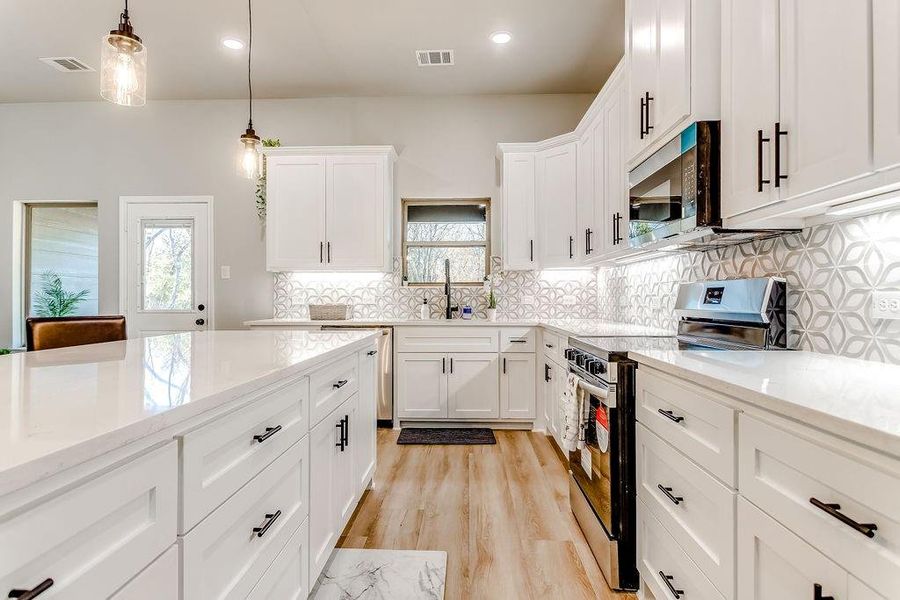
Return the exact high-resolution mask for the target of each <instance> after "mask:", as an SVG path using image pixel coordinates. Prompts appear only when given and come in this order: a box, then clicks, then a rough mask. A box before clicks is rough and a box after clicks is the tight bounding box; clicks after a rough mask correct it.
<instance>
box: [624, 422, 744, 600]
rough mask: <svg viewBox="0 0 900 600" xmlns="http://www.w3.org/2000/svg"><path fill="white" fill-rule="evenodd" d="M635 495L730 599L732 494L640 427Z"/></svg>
mask: <svg viewBox="0 0 900 600" xmlns="http://www.w3.org/2000/svg"><path fill="white" fill-rule="evenodd" d="M637 457H638V463H637V464H638V466H637V469H638V473H637V474H638V496H639V497H640V498H641V500H642V501H643V503H644V505H645V506H647V507H649V508H650V510H652V511H653V512H654V514H655V515H656V517H657V518H658V519H659V521H660V522H661V523H663V525H664V526H665V528H666V530H667V531H668V532H669V533H670V534H671V535H672V537H673V538H675V540H676V541H677V542H678V545H679V546H681V548H682V549H683V550H684V551H685V553H687V555H688V556H689V557H690V559H691V560H692V561H693V562H694V563H696V564H697V566H699V567H700V569H701V570H702V571H703V572H704V573H705V574H706V576H707V577H708V578H709V579H710V580H711V581H712V582H713V583H714V584H715V586H716V587H717V588H718V589H719V591H720V592H721V593H722V595H723V596H725V598H733V597H734V511H735V508H734V507H735V494H734V492H733V491H732V490H731V489H729V488H727V487H725V486H724V485H722V484H721V483H720V482H719V481H718V480H716V478H715V477H713V476H712V475H710V474H709V473H707V472H706V471H704V470H703V469H701V468H700V467H698V466H697V465H695V464H694V463H692V462H691V461H690V460H689V459H688V458H686V457H685V456H684V455H683V454H681V453H680V452H678V451H677V450H675V449H674V448H673V447H672V446H670V445H669V444H667V443H666V442H664V441H663V440H662V439H660V438H659V437H658V436H657V435H656V434H654V433H653V432H651V431H650V430H649V429H647V428H646V427H644V426H643V425H640V424H638V426H637Z"/></svg>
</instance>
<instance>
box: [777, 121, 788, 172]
mask: <svg viewBox="0 0 900 600" xmlns="http://www.w3.org/2000/svg"><path fill="white" fill-rule="evenodd" d="M787 134H788V132H787V131H784V130H783V129H782V128H781V123H775V187H781V180H782V179H787V178H788V176H787V175H782V174H781V136H785V137H787Z"/></svg>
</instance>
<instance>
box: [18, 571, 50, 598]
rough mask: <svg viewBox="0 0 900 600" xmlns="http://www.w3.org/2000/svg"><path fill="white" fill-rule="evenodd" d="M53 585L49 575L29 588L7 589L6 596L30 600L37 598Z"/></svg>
mask: <svg viewBox="0 0 900 600" xmlns="http://www.w3.org/2000/svg"><path fill="white" fill-rule="evenodd" d="M52 586H53V580H52V579H50V578H49V577H48V578H47V579H45V580H43V581H42V582H40V583H39V584H37V587H34V588H31V589H30V590H9V595H8V596H7V598H18V599H19V600H32V598H37V597H38V596H40V595H41V594H43V593H44V592H46V591H47V590H49V589H50V588H51V587H52Z"/></svg>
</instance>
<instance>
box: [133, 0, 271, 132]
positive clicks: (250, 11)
mask: <svg viewBox="0 0 900 600" xmlns="http://www.w3.org/2000/svg"><path fill="white" fill-rule="evenodd" d="M127 1H128V0H126V2H127ZM247 16H248V20H249V23H250V36H249V38H250V39H249V43H248V44H247V88H248V89H249V91H250V122H249V123H248V126H247V128H248V129H253V78H252V77H251V65H252V62H253V0H247Z"/></svg>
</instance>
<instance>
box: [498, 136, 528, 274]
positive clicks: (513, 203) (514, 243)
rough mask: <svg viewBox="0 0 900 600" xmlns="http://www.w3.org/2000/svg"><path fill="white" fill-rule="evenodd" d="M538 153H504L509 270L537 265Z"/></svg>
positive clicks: (505, 243)
mask: <svg viewBox="0 0 900 600" xmlns="http://www.w3.org/2000/svg"><path fill="white" fill-rule="evenodd" d="M534 176H535V174H534V153H533V152H522V153H510V154H506V155H504V156H503V206H502V214H503V223H502V226H501V229H502V232H503V266H504V268H505V269H507V270H509V271H527V270H530V269H534V268H536V267H537V260H536V259H537V249H536V248H535V242H536V240H535V214H534V210H535V187H534Z"/></svg>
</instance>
